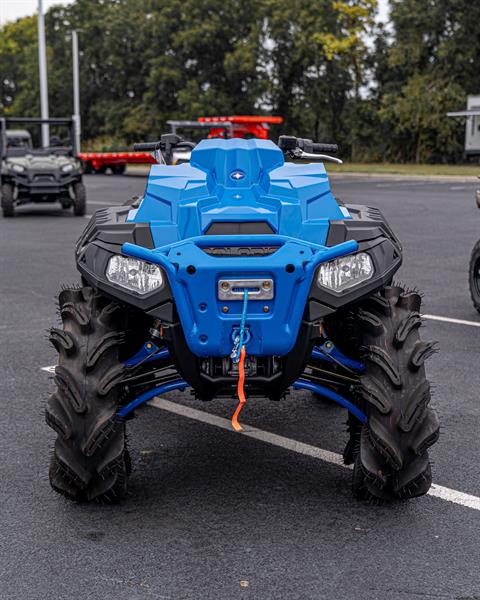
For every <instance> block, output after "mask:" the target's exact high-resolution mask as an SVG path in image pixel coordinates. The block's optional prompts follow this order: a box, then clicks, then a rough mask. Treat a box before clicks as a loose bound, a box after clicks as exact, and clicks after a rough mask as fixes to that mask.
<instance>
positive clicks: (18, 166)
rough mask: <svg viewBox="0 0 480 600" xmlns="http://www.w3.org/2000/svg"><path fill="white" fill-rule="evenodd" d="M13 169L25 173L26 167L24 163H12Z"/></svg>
mask: <svg viewBox="0 0 480 600" xmlns="http://www.w3.org/2000/svg"><path fill="white" fill-rule="evenodd" d="M12 169H13V170H14V171H16V172H17V173H23V172H24V171H25V167H23V166H22V165H12Z"/></svg>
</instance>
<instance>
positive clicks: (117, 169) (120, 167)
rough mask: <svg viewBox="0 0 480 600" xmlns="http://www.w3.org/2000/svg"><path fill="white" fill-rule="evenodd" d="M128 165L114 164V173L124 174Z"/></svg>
mask: <svg viewBox="0 0 480 600" xmlns="http://www.w3.org/2000/svg"><path fill="white" fill-rule="evenodd" d="M125 169H126V165H122V164H120V165H112V173H113V174H114V175H123V174H124V173H125Z"/></svg>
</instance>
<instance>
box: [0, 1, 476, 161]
mask: <svg viewBox="0 0 480 600" xmlns="http://www.w3.org/2000/svg"><path fill="white" fill-rule="evenodd" d="M376 5H377V2H376V0H76V1H75V2H74V3H72V4H69V5H67V6H61V5H59V6H53V7H51V8H50V9H49V10H48V12H47V13H46V35H47V59H48V60H47V62H48V77H49V100H50V113H51V115H52V116H64V115H69V114H71V112H72V103H73V102H72V75H71V63H72V57H71V41H70V32H71V30H72V29H77V30H78V31H79V46H80V50H81V55H80V80H81V107H82V130H83V139H84V140H89V141H88V142H85V144H84V145H88V147H89V148H90V149H91V148H95V147H97V149H101V148H120V147H124V146H128V145H129V144H131V143H132V142H133V141H136V140H140V139H155V138H157V137H158V135H159V133H160V132H161V131H162V130H164V127H165V121H166V120H168V119H195V118H197V117H198V116H201V115H210V116H212V115H222V114H224V115H228V114H262V113H264V114H280V115H282V116H283V117H284V118H285V124H284V125H283V126H281V127H278V128H277V129H276V130H274V131H273V132H272V137H273V136H274V135H276V134H277V133H284V132H289V133H292V134H297V135H302V136H305V137H311V138H314V139H317V140H321V141H325V142H333V141H335V142H338V143H339V144H340V145H341V148H342V154H343V156H344V157H348V155H350V156H351V157H352V158H353V159H355V160H364V161H385V160H394V161H401V162H405V161H414V160H416V161H417V162H418V161H427V162H429V161H445V160H450V161H453V160H457V161H458V160H461V156H462V141H463V140H462V138H463V128H462V127H461V125H459V124H458V122H455V121H453V120H451V119H448V118H446V116H445V112H447V110H450V109H457V108H461V107H463V106H464V104H465V96H466V94H467V93H475V92H477V93H478V92H479V91H480V70H479V69H478V64H480V36H479V35H478V31H477V26H478V22H480V3H476V2H474V3H472V2H471V0H435V1H432V0H391V1H390V5H391V28H390V31H388V32H386V31H385V30H384V29H383V28H382V26H380V25H378V24H376V23H375V15H376ZM37 54H38V48H37V29H36V18H35V17H27V18H24V19H19V20H18V21H16V22H14V23H8V24H6V25H5V26H4V27H3V28H1V29H0V114H5V115H27V116H28V115H30V116H34V115H38V114H39V112H40V106H39V92H38V55H37Z"/></svg>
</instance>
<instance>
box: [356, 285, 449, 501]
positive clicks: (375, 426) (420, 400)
mask: <svg viewBox="0 0 480 600" xmlns="http://www.w3.org/2000/svg"><path fill="white" fill-rule="evenodd" d="M420 306H421V298H420V296H419V294H418V293H416V292H410V291H406V290H404V289H403V288H401V287H398V286H388V287H386V288H385V289H384V290H382V291H381V292H379V293H378V294H375V295H374V296H372V297H371V298H369V299H368V300H367V301H366V302H363V303H362V304H361V306H360V307H359V308H357V309H356V311H355V314H354V317H355V318H354V320H353V330H354V338H356V341H357V343H358V344H359V347H360V348H361V349H362V350H363V353H364V355H363V359H364V361H365V367H366V370H365V373H364V374H363V375H362V377H361V379H360V385H359V387H358V390H357V393H358V398H359V401H360V404H361V405H362V407H363V409H364V411H365V413H366V415H367V418H368V421H367V423H366V424H365V425H363V427H361V428H360V427H358V428H357V429H356V428H355V427H351V428H350V432H351V435H352V436H353V437H355V436H356V440H352V439H351V440H350V447H351V448H353V453H352V454H351V459H353V461H354V470H353V493H354V495H355V496H356V497H359V498H366V499H371V498H378V499H382V500H395V499H401V500H402V499H407V498H412V497H415V496H422V495H423V494H426V493H427V492H428V490H429V488H430V485H431V483H432V474H431V468H430V461H429V456H428V448H429V447H430V446H431V445H432V444H434V443H435V442H436V441H437V439H438V436H439V422H438V418H437V416H436V414H435V412H434V410H433V409H432V408H431V407H430V406H429V402H430V384H429V382H428V380H427V378H426V376H425V367H424V362H425V360H426V359H427V358H428V357H429V356H430V355H431V354H432V353H434V351H435V350H434V348H433V344H432V343H427V342H422V341H421V340H420V336H419V327H420V325H421V317H420ZM352 441H353V442H354V443H353V444H352Z"/></svg>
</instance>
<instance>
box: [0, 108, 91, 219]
mask: <svg viewBox="0 0 480 600" xmlns="http://www.w3.org/2000/svg"><path fill="white" fill-rule="evenodd" d="M46 123H48V124H49V125H51V126H56V127H59V126H60V127H62V128H63V129H67V130H68V138H67V139H66V140H62V139H60V138H59V137H57V136H53V135H52V136H51V138H50V145H49V146H48V148H34V145H33V142H32V136H31V134H30V133H29V131H27V130H26V129H13V128H10V126H11V125H15V126H20V125H22V126H31V125H42V124H46ZM74 140H75V136H74V122H73V119H31V118H28V117H25V118H22V117H14V118H8V119H4V118H2V119H0V157H1V169H0V184H1V190H0V197H1V206H2V212H3V216H4V217H13V215H14V214H15V208H16V207H17V206H20V205H22V204H28V203H31V202H35V203H40V202H60V203H61V205H62V208H64V209H69V208H71V207H72V206H73V212H74V214H75V215H77V216H82V215H84V214H85V212H86V203H87V198H86V193H85V186H84V185H83V183H82V167H81V163H80V161H79V160H78V159H77V158H76V155H77V149H76V148H75V142H74Z"/></svg>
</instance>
